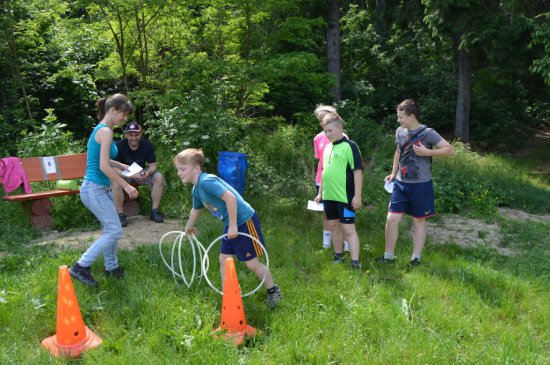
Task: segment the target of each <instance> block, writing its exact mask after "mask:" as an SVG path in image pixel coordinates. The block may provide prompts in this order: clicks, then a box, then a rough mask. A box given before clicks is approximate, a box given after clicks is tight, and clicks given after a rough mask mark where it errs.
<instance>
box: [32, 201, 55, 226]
mask: <svg viewBox="0 0 550 365" xmlns="http://www.w3.org/2000/svg"><path fill="white" fill-rule="evenodd" d="M51 206H52V203H51V201H50V199H39V200H33V201H32V202H31V203H30V204H29V211H30V218H31V224H32V226H33V227H34V228H36V229H37V230H40V231H47V230H50V229H51V226H52V220H53V218H52V215H51Z"/></svg>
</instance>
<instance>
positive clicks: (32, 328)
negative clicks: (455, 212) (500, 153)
mask: <svg viewBox="0 0 550 365" xmlns="http://www.w3.org/2000/svg"><path fill="white" fill-rule="evenodd" d="M255 206H256V208H257V209H258V211H259V215H260V217H261V221H262V227H263V231H264V235H265V238H266V241H267V248H268V251H269V254H270V258H271V269H272V272H273V274H274V277H275V279H276V281H277V282H278V284H279V285H280V286H281V288H282V289H283V292H284V299H283V301H282V302H281V304H280V306H279V307H278V308H277V309H275V310H273V311H271V310H269V309H268V308H267V307H266V305H265V300H266V295H265V291H264V290H260V292H259V293H257V294H256V295H254V296H252V297H248V298H245V299H244V300H243V304H244V307H245V312H246V316H247V317H246V318H247V321H248V323H249V324H250V325H252V326H254V327H256V328H258V329H260V330H262V331H263V335H262V336H259V337H257V338H254V339H249V340H248V341H247V342H246V343H245V345H244V346H242V347H240V348H235V347H234V346H232V345H231V344H228V343H226V342H224V341H221V340H216V339H214V338H212V337H211V334H210V333H211V331H212V330H213V329H214V328H215V327H217V326H218V325H219V322H220V306H221V297H220V296H219V295H218V294H215V293H214V292H213V291H212V290H211V289H209V288H208V286H207V285H206V283H205V282H204V281H201V282H199V283H195V285H194V286H193V287H192V288H191V289H187V288H186V287H185V286H184V285H183V284H182V283H176V282H174V280H173V278H172V275H171V274H170V273H169V271H168V270H167V269H166V268H165V267H164V266H163V264H162V262H161V260H160V257H159V253H158V248H157V245H156V242H152V243H151V246H145V247H141V248H140V249H138V250H136V251H132V252H129V251H124V252H120V254H119V257H120V261H121V262H122V264H123V265H125V267H126V269H127V278H126V279H125V280H124V281H117V280H116V279H106V278H103V277H102V275H100V274H99V273H100V272H101V270H102V260H98V262H96V264H95V265H94V266H93V272H94V273H96V276H97V277H98V279H99V281H100V285H101V289H97V290H94V289H89V288H86V287H84V286H83V285H81V284H80V283H78V282H75V283H74V286H75V290H76V294H77V297H78V300H79V304H80V309H81V312H82V315H83V318H84V322H85V323H86V325H87V326H89V327H90V328H91V329H92V330H94V331H95V332H96V333H97V334H98V335H100V336H101V337H102V338H103V340H104V343H103V344H102V345H101V346H99V347H98V348H97V349H95V350H92V351H90V352H88V353H86V354H84V355H83V356H82V359H81V360H80V361H78V363H83V364H88V363H89V364H96V363H101V364H117V365H120V364H132V363H140V364H158V363H182V362H188V363H212V364H214V363H220V364H234V363H252V364H260V363H268V364H280V363H346V364H347V363H372V364H378V363H379V364H398V363H399V364H402V363H407V364H409V363H411V364H416V363H428V364H442V363H463V364H473V363H475V364H478V363H481V364H494V363H508V364H526V363H528V364H544V363H547V362H548V360H549V356H550V350H549V346H548V343H549V340H550V338H549V333H548V328H549V325H550V323H549V320H548V315H547V313H549V312H550V294H549V293H550V291H549V290H548V289H550V286H549V285H548V276H547V275H542V276H540V275H539V276H538V277H537V276H536V275H538V274H540V270H543V267H544V263H538V264H537V263H533V261H532V260H531V257H530V256H529V255H524V254H520V255H519V256H516V257H513V258H510V259H509V261H499V259H498V257H499V256H498V255H497V254H496V253H495V252H494V251H488V250H487V249H486V248H479V249H473V250H463V249H460V248H459V247H458V246H453V245H450V246H428V247H427V250H426V253H425V256H424V260H423V261H424V264H423V265H422V266H420V267H417V268H415V269H414V270H412V271H410V270H408V269H407V265H406V262H407V261H408V260H406V259H401V260H400V261H399V262H398V263H397V264H395V265H389V266H379V265H377V264H374V262H373V258H374V257H376V256H377V255H378V254H380V253H381V252H382V250H383V241H382V238H383V214H380V213H383V211H379V210H378V208H375V209H371V210H368V211H366V210H364V211H362V212H361V213H360V214H359V218H358V222H357V227H358V231H359V234H360V238H361V245H362V259H363V264H364V267H363V270H361V271H355V270H352V269H351V268H350V267H349V258H348V260H347V261H346V263H344V264H343V265H334V264H332V263H331V253H330V252H329V251H324V250H322V249H321V217H320V215H319V214H317V213H314V212H308V211H306V210H305V209H304V207H303V205H302V204H300V205H297V204H294V203H292V202H290V201H281V202H274V201H262V202H256V203H255ZM380 215H382V218H380ZM514 227H515V228H514ZM522 227H523V228H522ZM199 228H200V232H201V234H200V236H199V238H200V239H201V241H202V242H203V243H208V242H210V241H211V240H213V239H214V238H216V237H217V236H218V235H219V234H220V231H221V227H220V226H219V223H218V222H215V221H214V220H213V219H212V218H207V217H203V218H201V221H200V225H199ZM535 230H536V235H537V238H538V237H542V236H544V235H546V236H548V235H549V234H550V224H539V225H538V226H537V227H534V226H533V225H531V224H525V225H524V224H523V223H510V229H509V230H507V231H506V233H505V234H506V236H507V237H509V238H510V245H514V246H519V247H524V246H528V245H529V242H528V241H527V240H528V237H529V236H530V234H529V232H535ZM402 237H403V238H402V239H400V241H399V243H398V250H397V255H398V257H400V258H406V257H407V256H408V255H409V254H410V251H411V245H412V243H411V242H410V240H408V239H407V238H406V235H402ZM512 237H513V239H512ZM159 238H160V237H159ZM541 249H543V248H542V247H541ZM217 250H218V248H217V247H216V248H215V249H214V251H215V252H214V253H213V255H212V256H211V258H212V271H211V272H210V273H209V275H211V277H212V278H213V279H217V278H216V277H217V276H218V273H217V270H216V267H217V266H218V265H217V260H216V257H217ZM520 252H522V251H520ZM80 254H81V252H79V251H75V250H68V249H64V248H60V247H56V246H46V247H28V248H27V249H26V250H25V251H24V252H19V253H15V254H13V255H8V256H5V257H2V258H1V259H0V260H1V261H0V263H1V264H0V297H2V298H3V300H2V302H1V303H0V328H1V331H0V354H1V355H0V362H1V363H5V364H18V363H47V362H49V361H50V355H49V353H48V352H47V351H45V350H43V349H42V348H41V347H40V341H41V340H42V339H43V338H45V337H47V336H50V335H52V334H53V333H54V332H55V318H56V300H57V297H56V295H57V294H56V288H57V272H58V267H59V266H60V265H63V264H67V265H68V264H71V263H72V262H74V261H75V260H76V259H77V258H78V257H79V255H80ZM512 262H513V263H514V267H510V266H509V265H508V264H510V263H512ZM545 270H547V269H545ZM238 273H239V279H240V283H241V286H242V288H243V291H248V290H250V289H252V288H253V287H254V286H255V285H256V284H257V281H256V280H255V279H254V278H253V277H252V276H251V275H249V274H247V273H246V270H244V269H243V268H242V265H239V271H238ZM546 274H547V271H546ZM216 284H217V285H219V282H217V283H216ZM62 363H73V361H68V360H64V361H62Z"/></svg>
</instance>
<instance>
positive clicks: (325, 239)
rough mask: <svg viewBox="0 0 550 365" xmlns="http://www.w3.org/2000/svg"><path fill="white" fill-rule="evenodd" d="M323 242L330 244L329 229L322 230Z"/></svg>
mask: <svg viewBox="0 0 550 365" xmlns="http://www.w3.org/2000/svg"><path fill="white" fill-rule="evenodd" d="M323 244H325V245H330V231H325V230H323Z"/></svg>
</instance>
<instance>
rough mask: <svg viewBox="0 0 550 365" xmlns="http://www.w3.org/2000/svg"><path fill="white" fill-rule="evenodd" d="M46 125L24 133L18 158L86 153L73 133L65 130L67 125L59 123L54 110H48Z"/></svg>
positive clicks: (19, 146)
mask: <svg viewBox="0 0 550 365" xmlns="http://www.w3.org/2000/svg"><path fill="white" fill-rule="evenodd" d="M46 113H47V115H46V117H44V123H42V124H41V125H40V126H39V127H35V128H34V131H33V132H28V133H27V132H23V138H22V139H21V140H20V141H19V144H18V148H17V156H19V157H40V156H56V155H62V154H72V153H79V152H82V151H84V145H83V144H82V143H80V142H79V141H75V140H73V133H72V132H70V131H68V130H65V127H66V126H67V125H66V124H63V123H58V122H57V117H56V116H55V114H54V110H53V109H46Z"/></svg>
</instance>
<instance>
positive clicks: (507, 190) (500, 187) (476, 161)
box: [433, 142, 550, 216]
mask: <svg viewBox="0 0 550 365" xmlns="http://www.w3.org/2000/svg"><path fill="white" fill-rule="evenodd" d="M453 146H454V147H455V151H456V153H455V155H454V156H452V157H448V158H445V159H434V169H433V175H434V178H433V179H434V190H435V195H436V209H437V210H438V211H441V212H456V213H463V212H465V211H471V213H473V214H474V215H476V216H494V215H495V214H496V212H497V207H498V206H506V207H511V208H517V209H523V210H527V211H531V212H545V211H548V210H549V209H550V196H548V188H547V187H545V186H544V184H543V182H541V181H540V180H538V179H536V178H531V177H529V176H528V175H527V174H526V172H524V171H522V170H521V167H520V166H516V165H511V164H510V163H507V162H506V161H503V160H502V159H499V158H498V157H494V156H484V157H482V156H480V155H479V154H477V153H475V152H472V151H470V150H469V149H468V148H467V146H465V145H464V144H462V143H460V142H454V143H453Z"/></svg>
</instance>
